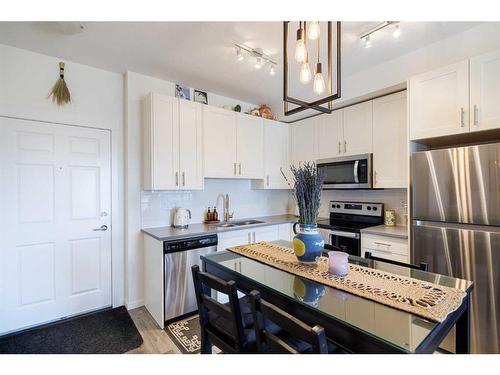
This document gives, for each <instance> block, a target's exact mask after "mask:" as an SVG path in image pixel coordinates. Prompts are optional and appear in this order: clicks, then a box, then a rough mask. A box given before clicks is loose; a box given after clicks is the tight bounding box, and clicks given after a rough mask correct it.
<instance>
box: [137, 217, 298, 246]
mask: <svg viewBox="0 0 500 375" xmlns="http://www.w3.org/2000/svg"><path fill="white" fill-rule="evenodd" d="M240 220H259V221H262V222H263V223H259V224H251V225H244V226H236V227H229V228H219V227H217V226H216V225H215V224H203V223H195V224H190V225H189V227H188V228H187V229H178V228H173V227H157V228H143V229H142V232H143V233H146V234H147V235H149V236H151V237H153V238H155V239H157V240H158V241H169V240H179V239H184V238H190V237H198V236H203V235H206V234H215V233H221V232H228V231H233V230H240V229H248V228H257V227H265V226H268V225H278V224H286V223H294V222H296V221H297V220H298V217H297V216H295V215H275V216H261V217H251V218H244V219H238V220H235V221H240Z"/></svg>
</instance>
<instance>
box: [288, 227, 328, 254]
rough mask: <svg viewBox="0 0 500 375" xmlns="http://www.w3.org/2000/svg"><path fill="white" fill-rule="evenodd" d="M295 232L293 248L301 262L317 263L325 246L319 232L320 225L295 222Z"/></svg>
mask: <svg viewBox="0 0 500 375" xmlns="http://www.w3.org/2000/svg"><path fill="white" fill-rule="evenodd" d="M297 226H298V227H299V229H298V230H297ZM293 233H295V237H293V249H294V251H295V256H296V257H297V259H298V260H299V262H303V263H315V262H316V259H317V258H318V257H319V256H321V253H322V252H323V248H324V246H325V241H324V240H323V237H321V235H320V234H319V233H318V226H317V225H316V224H300V223H295V224H293Z"/></svg>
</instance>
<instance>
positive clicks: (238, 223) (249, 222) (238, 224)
mask: <svg viewBox="0 0 500 375" xmlns="http://www.w3.org/2000/svg"><path fill="white" fill-rule="evenodd" d="M263 223H264V222H263V221H260V220H239V221H231V222H229V223H221V224H217V227H218V228H234V227H243V226H245V225H252V224H263Z"/></svg>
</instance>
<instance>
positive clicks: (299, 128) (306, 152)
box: [291, 116, 321, 166]
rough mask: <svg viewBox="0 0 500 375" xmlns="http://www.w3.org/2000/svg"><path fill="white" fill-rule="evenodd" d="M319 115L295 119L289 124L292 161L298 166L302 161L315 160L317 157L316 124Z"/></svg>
mask: <svg viewBox="0 0 500 375" xmlns="http://www.w3.org/2000/svg"><path fill="white" fill-rule="evenodd" d="M319 117H321V116H315V117H311V118H308V119H305V120H301V121H297V122H295V123H293V124H292V125H291V131H292V150H293V153H292V163H293V164H294V165H295V166H299V165H300V164H302V163H304V162H312V161H316V159H317V158H318V157H317V156H318V151H317V147H318V146H317V136H316V134H317V133H316V131H317V126H316V124H317V122H318V121H319Z"/></svg>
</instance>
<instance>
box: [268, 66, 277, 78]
mask: <svg viewBox="0 0 500 375" xmlns="http://www.w3.org/2000/svg"><path fill="white" fill-rule="evenodd" d="M275 74H276V70H275V69H274V65H273V64H271V67H270V68H269V75H271V76H273V75H275Z"/></svg>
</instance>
